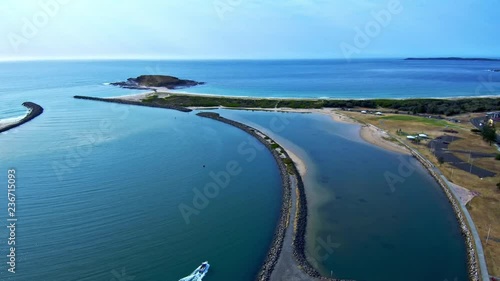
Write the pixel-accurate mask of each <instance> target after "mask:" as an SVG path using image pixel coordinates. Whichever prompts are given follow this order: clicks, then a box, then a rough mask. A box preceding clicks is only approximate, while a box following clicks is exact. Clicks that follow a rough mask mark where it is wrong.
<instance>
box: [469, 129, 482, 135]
mask: <svg viewBox="0 0 500 281" xmlns="http://www.w3.org/2000/svg"><path fill="white" fill-rule="evenodd" d="M470 131H471V132H473V133H476V134H480V133H481V130H479V129H476V128H474V129H470Z"/></svg>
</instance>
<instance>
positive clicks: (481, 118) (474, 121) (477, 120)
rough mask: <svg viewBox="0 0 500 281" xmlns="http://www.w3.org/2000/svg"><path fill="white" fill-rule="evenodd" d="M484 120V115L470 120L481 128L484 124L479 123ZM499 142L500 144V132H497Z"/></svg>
mask: <svg viewBox="0 0 500 281" xmlns="http://www.w3.org/2000/svg"><path fill="white" fill-rule="evenodd" d="M483 120H484V117H476V118H472V119H471V120H470V122H471V123H472V125H474V127H476V128H478V129H481V128H482V126H480V125H479V124H480V123H482V122H483ZM497 144H499V145H500V134H497Z"/></svg>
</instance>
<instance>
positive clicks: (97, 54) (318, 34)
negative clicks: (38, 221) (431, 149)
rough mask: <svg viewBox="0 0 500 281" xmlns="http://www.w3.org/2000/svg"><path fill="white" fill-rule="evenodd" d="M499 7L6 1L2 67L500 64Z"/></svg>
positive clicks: (495, 0)
mask: <svg viewBox="0 0 500 281" xmlns="http://www.w3.org/2000/svg"><path fill="white" fill-rule="evenodd" d="M498 11H500V0H439V1H433V0H350V1H346V0H140V1H139V0H134V1H129V0H121V1H111V0H0V35H1V37H0V60H29V59H66V58H72V59H96V58H106V59H122V58H129V59H148V58H152V59H154V58H162V59H320V58H347V59H356V58H392V57H431V56H462V57H500V36H499V27H500V17H499V16H498Z"/></svg>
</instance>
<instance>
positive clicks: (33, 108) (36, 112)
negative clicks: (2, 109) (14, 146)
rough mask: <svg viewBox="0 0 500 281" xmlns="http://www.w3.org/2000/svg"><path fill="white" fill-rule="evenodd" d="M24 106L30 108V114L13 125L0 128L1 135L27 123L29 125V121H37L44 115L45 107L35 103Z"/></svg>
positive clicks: (25, 103)
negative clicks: (36, 119) (37, 118)
mask: <svg viewBox="0 0 500 281" xmlns="http://www.w3.org/2000/svg"><path fill="white" fill-rule="evenodd" d="M23 106H24V107H26V108H28V110H29V111H28V114H26V116H24V117H23V118H22V119H20V120H17V121H15V122H13V123H11V124H8V125H6V126H3V127H1V128H0V133H3V132H7V131H9V130H11V129H14V128H16V127H19V126H21V125H23V124H25V123H28V122H29V121H31V120H33V119H35V118H36V117H38V116H40V115H41V114H42V113H43V107H41V106H40V105H38V104H36V103H34V102H29V101H27V102H23Z"/></svg>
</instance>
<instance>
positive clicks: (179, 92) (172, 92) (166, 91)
mask: <svg viewBox="0 0 500 281" xmlns="http://www.w3.org/2000/svg"><path fill="white" fill-rule="evenodd" d="M111 86H112V85H111ZM151 89H154V90H156V92H155V91H153V92H151V91H150V92H148V93H146V94H152V95H154V94H166V95H181V96H196V97H213V98H234V99H265V100H276V101H280V100H305V101H310V100H328V101H342V100H352V101H370V100H400V101H404V100H464V99H491V98H500V95H480V96H453V97H439V96H436V97H417V98H415V97H404V98H394V97H381V98H380V97H378V98H353V97H339V98H333V97H324V96H323V97H271V98H269V97H255V96H232V95H220V94H210V93H195V92H186V91H182V90H172V89H168V88H164V87H147V88H144V89H143V90H142V91H148V90H151ZM137 90H141V89H137ZM131 95H134V94H131Z"/></svg>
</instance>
